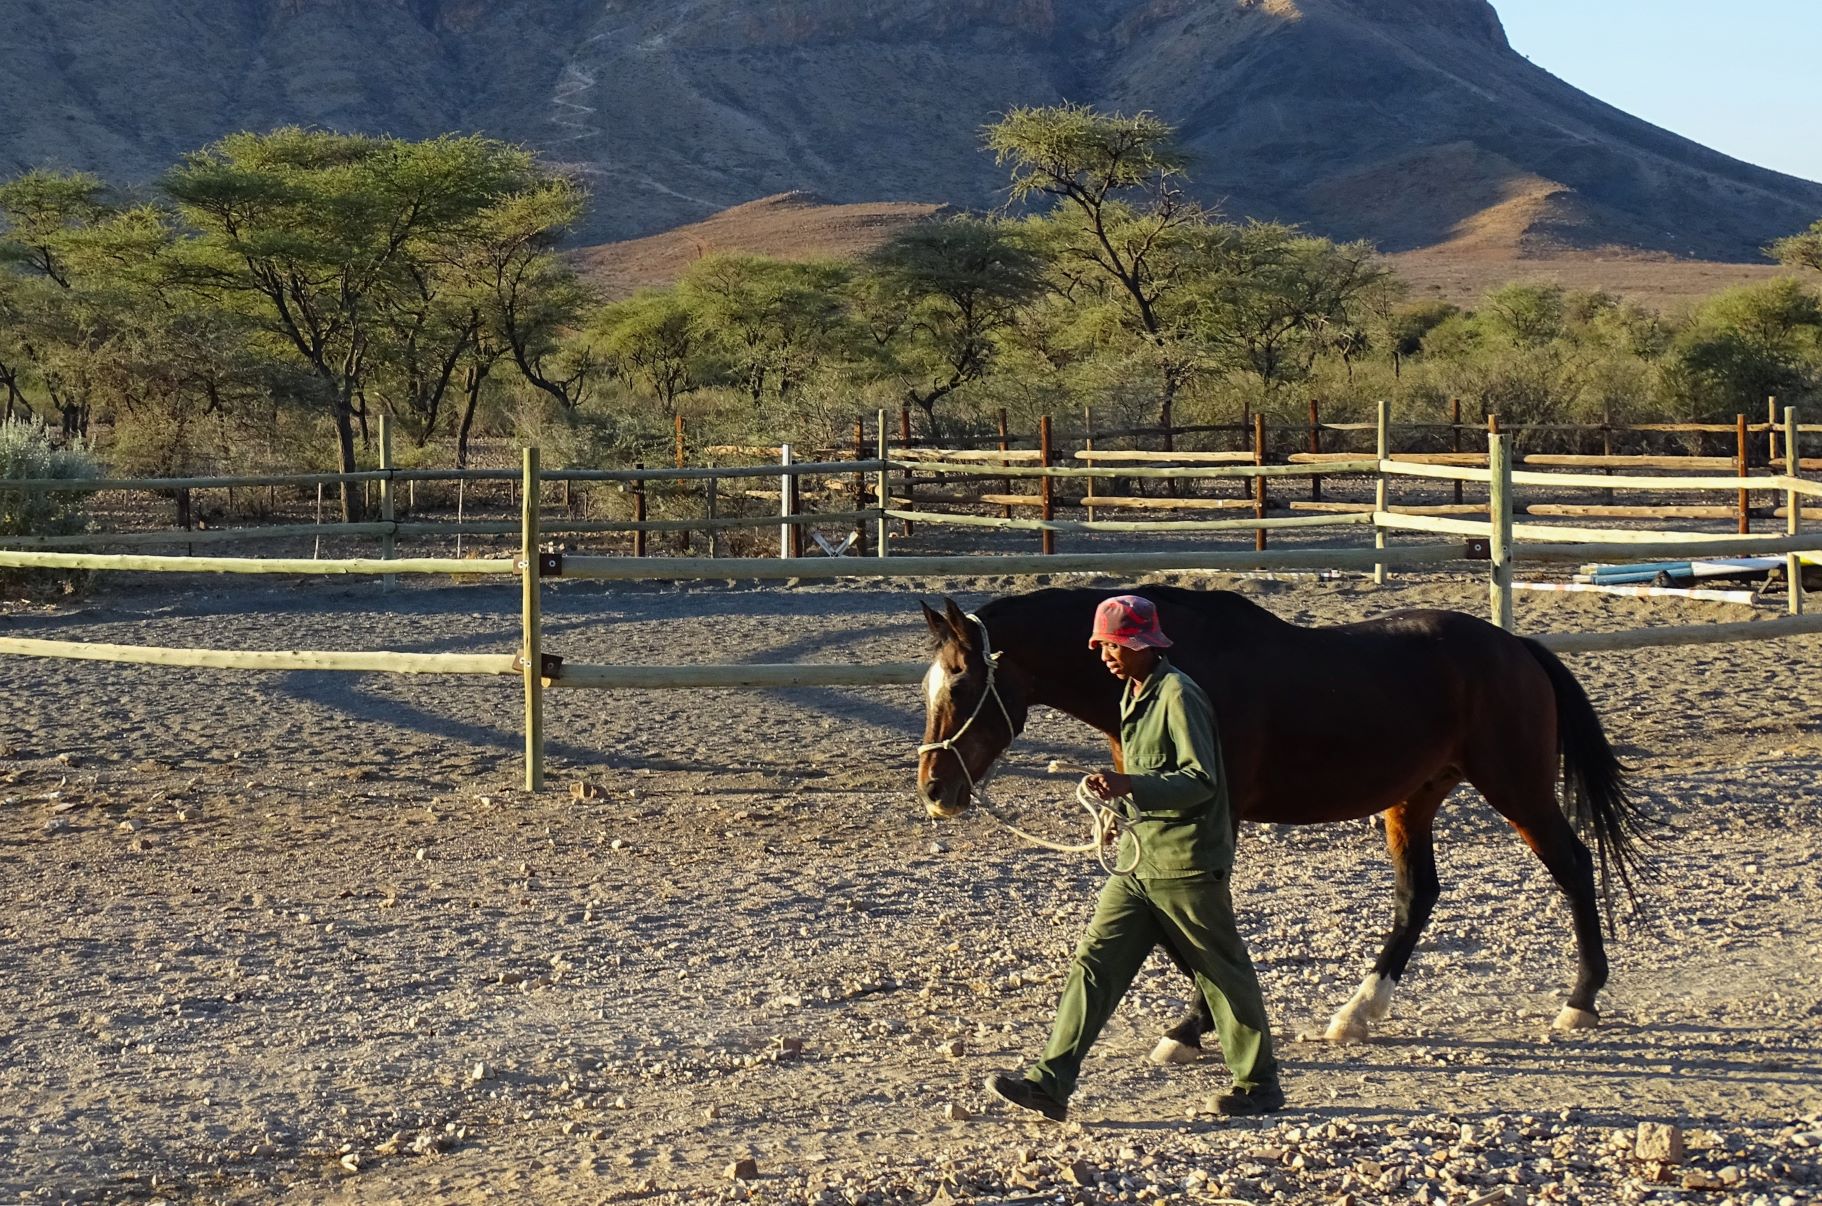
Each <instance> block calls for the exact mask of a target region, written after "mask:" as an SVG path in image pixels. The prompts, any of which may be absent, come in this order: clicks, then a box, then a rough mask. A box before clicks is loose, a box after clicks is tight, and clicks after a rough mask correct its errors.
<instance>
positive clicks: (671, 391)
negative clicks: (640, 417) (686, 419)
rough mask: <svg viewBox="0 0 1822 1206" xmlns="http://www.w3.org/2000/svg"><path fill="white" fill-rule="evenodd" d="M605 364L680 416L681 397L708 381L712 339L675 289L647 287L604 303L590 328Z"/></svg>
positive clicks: (669, 415)
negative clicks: (706, 369) (708, 347)
mask: <svg viewBox="0 0 1822 1206" xmlns="http://www.w3.org/2000/svg"><path fill="white" fill-rule="evenodd" d="M590 331H591V335H592V336H593V339H594V343H595V346H596V348H597V349H598V350H599V353H600V356H601V360H602V363H604V364H605V365H607V366H608V367H609V368H610V369H611V370H612V371H613V372H614V374H615V375H616V376H618V377H619V378H620V379H621V380H622V381H625V382H626V383H627V384H628V385H632V386H635V387H639V388H643V389H645V390H646V391H647V392H649V393H650V394H651V395H652V396H653V397H655V398H657V399H658V401H659V402H661V403H663V405H664V410H665V415H666V417H667V418H670V419H675V418H676V415H677V398H678V396H679V395H681V394H684V393H686V392H688V391H690V390H693V389H695V388H696V387H697V386H698V385H700V384H701V382H702V376H703V373H702V365H703V357H704V354H705V351H706V345H707V340H706V339H705V338H704V337H703V334H702V331H701V329H700V327H699V326H698V325H697V322H696V319H695V317H694V316H693V315H692V314H691V313H690V309H689V307H688V306H686V305H685V304H684V303H683V301H682V299H680V298H679V297H678V296H677V295H676V293H675V292H672V291H668V290H667V291H663V292H660V291H656V290H646V291H643V292H640V293H637V294H635V295H634V296H632V297H630V298H628V299H626V300H625V301H619V302H614V303H612V304H611V305H607V306H603V307H602V308H601V310H600V312H599V313H597V314H596V315H595V319H594V322H593V323H592V324H591V327H590Z"/></svg>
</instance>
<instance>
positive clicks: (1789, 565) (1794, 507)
mask: <svg viewBox="0 0 1822 1206" xmlns="http://www.w3.org/2000/svg"><path fill="white" fill-rule="evenodd" d="M1802 469H1803V464H1802V460H1801V458H1800V457H1799V456H1798V455H1797V408H1796V407H1794V406H1786V407H1785V408H1784V476H1786V477H1791V478H1794V477H1798V476H1800V474H1801V472H1802ZM1784 497H1785V503H1784V507H1785V511H1786V513H1787V514H1786V516H1785V519H1784V531H1785V533H1786V534H1787V535H1791V536H1795V535H1796V534H1797V533H1798V532H1799V531H1801V530H1802V527H1803V495H1801V494H1798V493H1797V492H1796V491H1795V490H1787V491H1785V496H1784ZM1784 576H1785V577H1786V578H1788V579H1790V581H1789V582H1788V583H1787V585H1788V587H1789V593H1790V614H1791V615H1793V616H1800V615H1802V614H1803V558H1802V556H1801V555H1800V554H1798V553H1796V552H1794V551H1793V552H1790V553H1787V554H1785V557H1784Z"/></svg>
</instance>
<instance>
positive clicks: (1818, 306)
mask: <svg viewBox="0 0 1822 1206" xmlns="http://www.w3.org/2000/svg"><path fill="white" fill-rule="evenodd" d="M1670 354H1671V356H1672V357H1673V365H1674V381H1675V389H1676V392H1677V396H1679V398H1680V399H1681V400H1683V401H1684V402H1685V403H1686V408H1687V409H1688V411H1689V412H1690V413H1691V414H1692V415H1693V416H1696V417H1701V418H1720V417H1725V416H1726V415H1730V414H1733V413H1735V412H1738V411H1754V412H1756V411H1757V409H1758V408H1759V407H1760V406H1761V405H1763V404H1764V399H1765V398H1766V397H1768V396H1771V395H1778V396H1780V397H1784V398H1786V399H1793V398H1795V397H1797V396H1801V395H1807V394H1811V393H1813V392H1814V391H1815V390H1816V389H1817V388H1818V386H1819V385H1822V299H1818V298H1817V297H1816V295H1815V294H1813V293H1811V292H1810V291H1809V290H1807V289H1805V288H1804V287H1803V286H1802V285H1801V284H1800V283H1798V282H1797V281H1795V280H1793V279H1790V278H1788V277H1785V278H1781V279H1778V280H1774V281H1768V282H1767V283H1765V284H1763V285H1749V286H1746V287H1744V288H1740V289H1730V290H1728V291H1726V292H1725V293H1721V294H1718V295H1716V296H1715V297H1714V298H1712V299H1710V300H1709V301H1708V302H1706V303H1705V304H1703V305H1702V306H1701V308H1700V309H1698V310H1697V311H1696V313H1695V316H1694V318H1693V319H1692V320H1691V322H1690V325H1689V326H1688V327H1687V328H1686V329H1685V330H1683V331H1682V332H1681V333H1680V334H1679V335H1678V336H1677V338H1676V340H1675V341H1674V343H1673V344H1672V347H1671V350H1670Z"/></svg>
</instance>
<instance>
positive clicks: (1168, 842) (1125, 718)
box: [1120, 657, 1234, 879]
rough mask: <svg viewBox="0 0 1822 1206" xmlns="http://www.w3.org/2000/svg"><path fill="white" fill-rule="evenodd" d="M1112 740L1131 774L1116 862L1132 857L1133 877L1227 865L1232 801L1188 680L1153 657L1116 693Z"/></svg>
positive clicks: (1208, 717)
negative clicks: (1138, 679) (1136, 680)
mask: <svg viewBox="0 0 1822 1206" xmlns="http://www.w3.org/2000/svg"><path fill="white" fill-rule="evenodd" d="M1120 745H1121V746H1122V747H1123V749H1124V751H1125V755H1126V774H1127V775H1128V776H1129V777H1130V778H1131V779H1132V806H1131V812H1132V814H1133V816H1132V819H1131V820H1130V821H1129V823H1128V824H1127V826H1126V831H1125V832H1124V833H1122V834H1121V835H1120V865H1121V866H1125V865H1127V864H1129V863H1131V862H1132V861H1133V859H1134V857H1135V852H1134V850H1133V838H1134V837H1135V836H1136V837H1137V838H1138V840H1139V845H1140V847H1141V850H1140V852H1138V854H1137V857H1138V859H1139V862H1138V866H1137V867H1136V868H1134V870H1133V874H1134V875H1136V876H1138V877H1139V878H1141V879H1181V878H1185V877H1188V876H1191V875H1199V874H1203V873H1205V872H1210V871H1213V872H1226V871H1229V870H1231V869H1232V868H1233V865H1234V830H1233V823H1232V821H1231V819H1230V816H1231V811H1232V806H1231V805H1230V804H1229V802H1228V798H1227V775H1226V774H1225V772H1224V771H1223V770H1222V768H1221V738H1220V735H1219V734H1218V733H1217V732H1216V731H1215V712H1214V708H1213V707H1212V706H1211V705H1210V704H1209V702H1208V696H1207V695H1205V694H1203V692H1202V688H1201V687H1198V686H1197V685H1196V684H1195V682H1194V680H1192V679H1191V678H1190V677H1189V676H1188V675H1187V674H1185V673H1183V672H1182V671H1181V670H1178V669H1177V668H1176V667H1174V666H1172V665H1171V664H1170V662H1168V661H1166V660H1165V659H1164V658H1162V657H1160V658H1159V659H1158V667H1157V669H1156V670H1153V671H1152V673H1151V677H1149V678H1147V679H1146V680H1145V682H1144V684H1143V685H1142V686H1140V687H1139V688H1138V689H1137V690H1136V691H1135V690H1134V686H1133V684H1132V683H1128V684H1127V685H1126V690H1125V692H1124V693H1123V694H1122V695H1121V698H1120Z"/></svg>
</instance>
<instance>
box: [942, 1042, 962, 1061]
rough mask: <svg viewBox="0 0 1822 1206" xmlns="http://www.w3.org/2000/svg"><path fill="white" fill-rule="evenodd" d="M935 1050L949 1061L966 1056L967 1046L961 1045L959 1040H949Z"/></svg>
mask: <svg viewBox="0 0 1822 1206" xmlns="http://www.w3.org/2000/svg"><path fill="white" fill-rule="evenodd" d="M937 1050H938V1051H940V1052H942V1053H943V1054H944V1055H946V1056H948V1057H949V1058H950V1059H960V1058H961V1057H962V1056H964V1055H966V1054H968V1047H967V1044H965V1043H963V1042H962V1040H960V1039H950V1040H949V1041H948V1042H946V1043H943V1044H942V1045H941V1046H939V1047H937Z"/></svg>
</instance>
